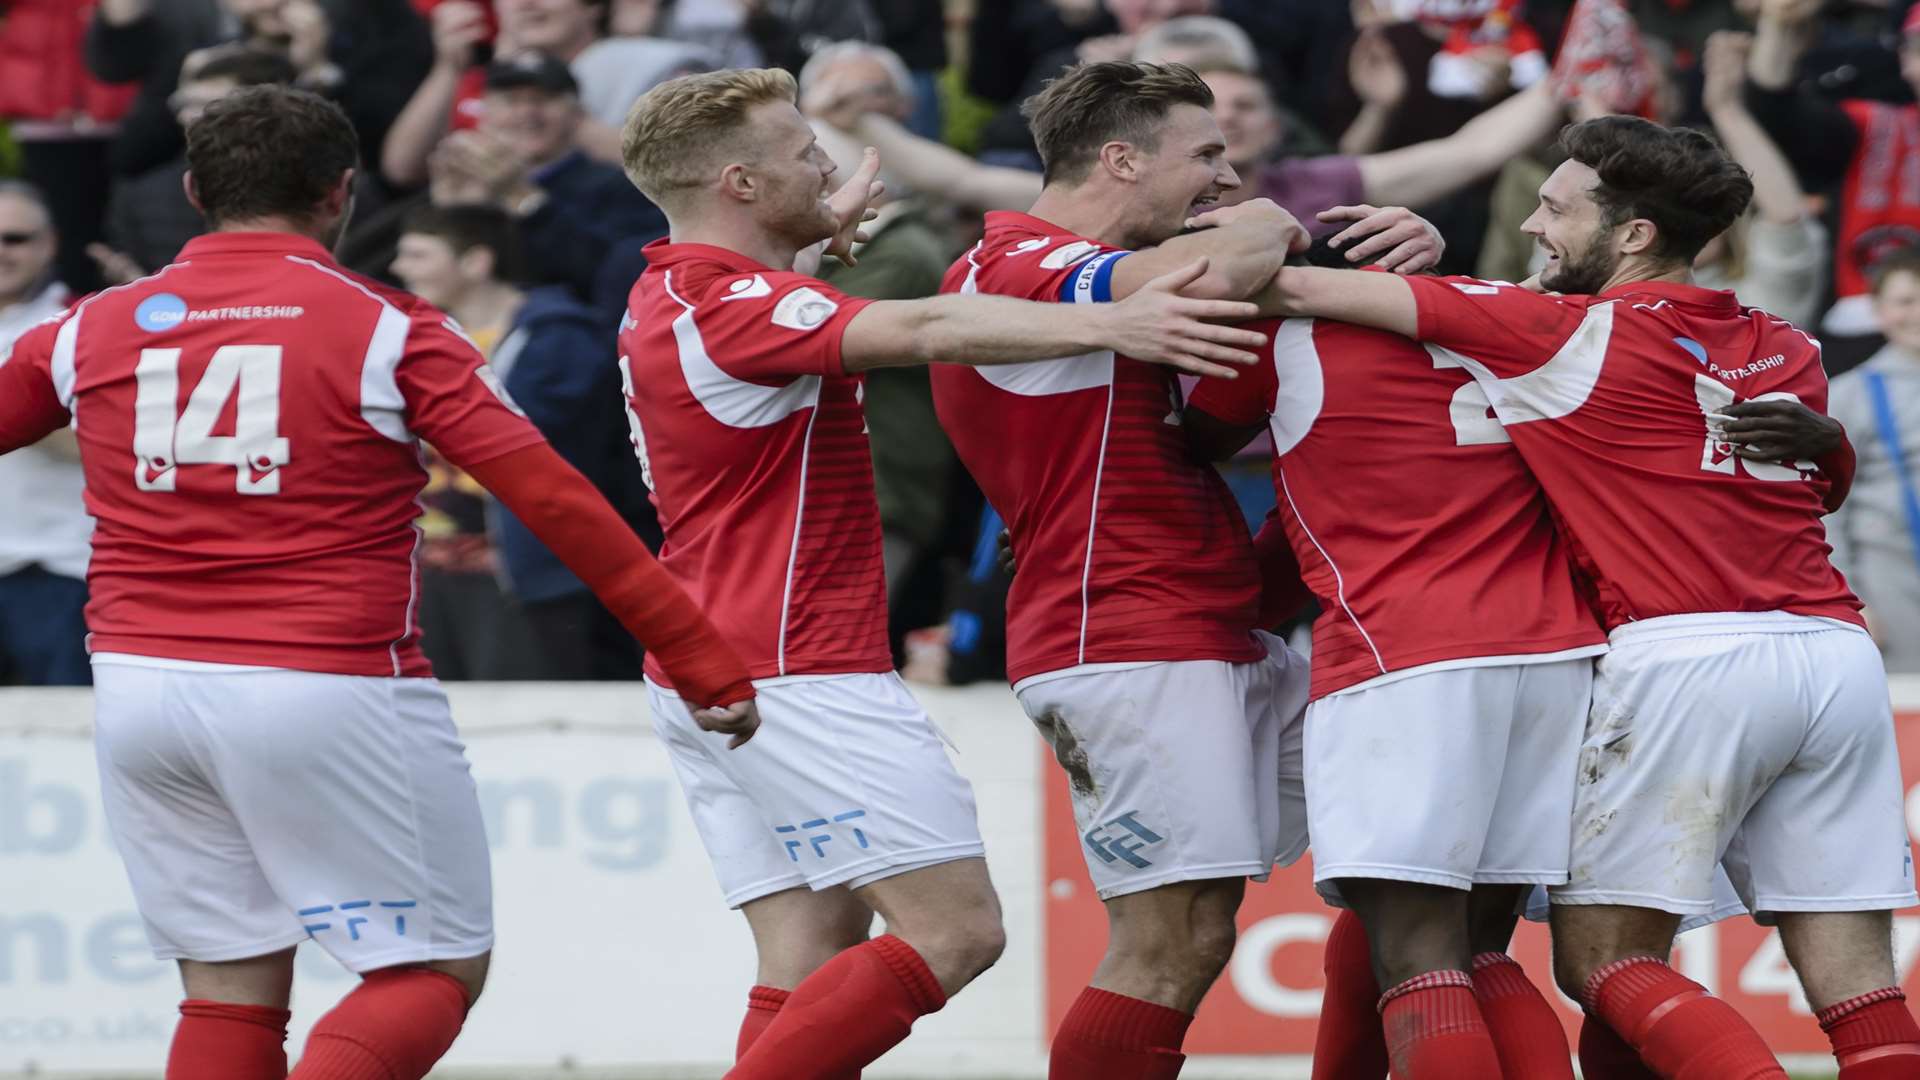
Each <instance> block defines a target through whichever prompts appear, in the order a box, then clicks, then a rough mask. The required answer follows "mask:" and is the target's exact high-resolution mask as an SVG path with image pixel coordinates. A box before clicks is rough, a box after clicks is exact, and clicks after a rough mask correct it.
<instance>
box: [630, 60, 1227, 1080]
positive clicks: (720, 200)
mask: <svg viewBox="0 0 1920 1080" xmlns="http://www.w3.org/2000/svg"><path fill="white" fill-rule="evenodd" d="M793 100H794V83H793V80H792V78H791V77H790V76H788V75H786V74H785V73H783V72H779V71H755V70H749V71H726V72H716V73H713V74H706V75H696V76H688V77H685V78H681V79H676V80H673V81H671V82H668V83H665V84H662V85H661V86H659V87H656V88H655V89H653V90H651V91H649V92H648V93H647V95H646V96H644V97H643V98H641V99H640V101H639V102H638V104H637V105H636V106H635V108H634V111H633V113H632V115H631V116H630V118H629V120H628V124H627V130H626V136H625V155H626V165H627V172H628V175H629V176H631V177H632V178H633V180H634V182H635V183H636V184H637V185H638V186H639V187H640V189H641V190H642V191H644V192H646V194H647V195H648V196H649V197H651V198H652V199H653V200H654V201H655V202H656V203H657V204H659V205H660V207H661V208H662V209H663V210H665V211H666V214H667V218H668V221H669V222H670V223H671V225H672V234H671V236H670V237H669V238H668V239H667V240H665V241H662V242H659V243H656V244H654V245H652V246H650V247H649V248H648V259H649V268H648V271H647V273H646V274H645V275H644V276H642V277H641V279H640V281H639V282H638V283H637V284H636V285H635V287H634V290H633V294H632V297H631V299H630V304H629V309H628V318H627V322H626V326H625V329H624V330H623V331H622V333H621V338H620V341H621V351H622V353H623V356H622V358H621V364H622V367H623V370H624V372H625V374H626V381H627V394H628V404H629V411H630V419H631V421H632V424H633V439H634V445H635V447H636V449H637V450H639V451H640V454H641V460H642V462H643V464H644V465H645V466H646V468H647V470H648V477H649V483H650V485H651V486H652V488H653V492H654V499H655V502H656V504H657V505H658V507H659V510H660V520H661V525H662V527H663V528H664V529H665V531H666V546H665V548H664V549H663V552H664V554H663V556H662V561H663V562H664V564H665V565H666V567H667V569H668V571H669V572H670V573H672V574H674V575H675V576H676V577H677V578H679V579H680V580H681V581H682V582H683V583H684V584H685V585H686V587H687V589H688V590H689V591H690V592H691V593H693V594H694V595H695V596H698V597H700V598H701V600H702V601H703V602H705V603H706V604H707V605H708V606H709V607H711V608H712V609H713V610H714V611H715V613H716V616H717V621H718V623H719V626H720V629H721V633H722V634H723V635H725V636H726V637H727V639H728V640H729V641H731V642H732V643H734V645H735V647H736V648H738V649H739V650H740V652H741V653H742V654H743V655H744V656H745V657H746V659H747V664H748V667H749V669H750V670H751V672H752V675H753V677H754V680H755V686H756V688H757V689H758V691H759V695H760V706H761V708H762V709H763V710H764V711H765V712H766V714H767V716H768V719H769V721H770V722H769V723H768V725H767V726H766V728H765V730H764V731H763V732H762V733H761V735H760V736H759V737H758V738H757V739H756V740H755V741H754V743H753V744H752V745H750V746H748V747H745V748H743V750H742V751H741V752H739V753H731V754H720V753H715V752H713V748H712V747H711V746H710V745H708V744H706V743H705V742H703V741H702V740H701V739H700V737H699V734H698V732H697V730H696V728H695V725H694V723H693V719H692V717H691V716H690V715H689V713H688V711H687V710H686V708H685V707H684V706H681V705H679V704H677V701H676V699H675V698H674V697H673V696H672V691H671V690H669V689H668V687H669V686H671V683H670V682H669V681H668V676H669V675H670V674H671V673H670V672H665V671H662V670H658V669H653V668H650V669H649V673H648V676H649V680H650V682H651V684H652V685H653V687H654V690H653V691H652V692H653V695H654V701H655V705H656V713H655V715H656V717H657V719H658V722H659V725H660V728H661V732H662V735H663V738H664V740H665V741H666V743H667V746H668V749H669V751H670V753H671V754H672V755H673V759H674V763H675V766H676V768H677V769H678V770H679V773H680V777H681V780H682V783H683V786H684V787H685V789H686V793H687V797H688V800H689V802H690V803H691V805H692V809H693V816H694V821H695V824H696V825H697V826H698V828H699V829H700V832H701V836H702V839H703V840H704V841H705V843H706V846H707V849H708V851H709V853H710V854H711V855H712V856H713V860H714V865H715V869H716V872H717V873H718V875H719V877H720V881H721V885H722V889H723V891H724V892H725V894H726V900H727V903H728V904H729V905H731V906H734V907H737V908H739V909H740V910H741V911H742V912H743V913H744V914H745V916H746V919H747V923H748V925H749V927H750V928H751V929H752V931H753V935H754V941H755V945H756V947H757V950H758V953H759V961H760V968H759V985H758V986H756V987H755V988H754V990H753V991H752V994H751V996H750V1003H751V1005H752V1011H751V1012H750V1014H749V1017H748V1021H747V1023H746V1024H745V1025H744V1026H743V1028H742V1033H741V1039H740V1044H739V1050H740V1058H739V1061H738V1063H737V1065H736V1066H735V1068H734V1071H733V1072H732V1073H731V1074H730V1075H732V1076H734V1077H736V1078H772V1077H780V1078H785V1080H791V1078H796V1077H822V1078H825V1077H841V1076H846V1075H850V1074H851V1073H853V1072H854V1071H856V1070H858V1069H859V1068H860V1067H861V1066H863V1065H865V1064H866V1063H868V1062H870V1061H872V1060H873V1059H874V1058H876V1057H878V1056H879V1055H880V1054H881V1053H883V1052H885V1051H886V1050H887V1049H888V1048H889V1047H891V1046H893V1045H894V1044H895V1043H897V1042H899V1041H900V1040H901V1039H903V1038H905V1037H906V1035H907V1032H908V1029H909V1028H910V1027H911V1025H912V1023H913V1021H914V1020H915V1019H916V1018H917V1017H919V1016H921V1015H924V1014H925V1013H929V1012H932V1011H934V1010H936V1009H938V1008H940V1007H941V1006H942V1005H943V1004H944V1003H945V1001H946V999H947V997H948V996H949V995H951V994H953V993H954V992H956V991H958V990H959V989H960V988H961V987H962V986H964V985H966V984H967V983H968V982H969V981H971V980H972V979H973V978H974V977H975V976H976V975H978V974H979V973H980V972H981V971H983V970H985V969H986V967H987V966H988V965H990V964H991V963H993V961H994V959H995V958H996V957H997V956H998V955H999V952H1000V949H1001V946H1002V940H1003V938H1002V931H1001V927H1000V917H999V904H998V901H997V900H996V898H995V896H994V892H993V888H992V885H991V884H990V882H989V881H988V878H987V870H986V864H985V862H984V861H983V859H982V849H981V844H980V837H979V831H978V828H977V826H976V825H975V821H974V807H973V798H972V793H971V791H970V789H969V788H968V786H967V784H966V782H965V781H964V780H962V779H961V778H960V776H959V775H958V774H957V773H956V772H955V771H954V769H953V766H952V764H951V763H950V762H949V760H948V759H947V756H946V752H945V750H944V748H943V746H942V740H941V738H940V736H939V734H938V732H936V731H935V730H934V728H933V726H932V724H931V722H930V721H929V720H928V719H927V717H926V714H925V713H924V712H923V711H922V710H921V709H920V707H919V705H918V704H917V703H915V702H914V700H913V698H912V696H911V695H910V694H908V693H907V691H906V689H905V687H904V685H903V684H902V683H901V681H900V679H899V678H898V676H896V675H895V674H894V673H893V670H892V658H891V656H890V654H889V652H888V649H887V643H886V600H885V586H884V581H883V575H882V569H881V559H880V548H881V536H880V521H879V510H878V505H877V503H876V501H875V497H874V491H873V470H872V463H871V458H870V455H869V453H868V448H867V440H866V434H865V426H864V419H863V417H862V413H861V402H860V373H861V372H863V371H865V370H867V369H869V368H873V367H877V366H882V365H903V364H916V363H927V362H931V361H934V360H958V361H964V362H968V363H974V364H1018V363H1022V362H1027V361H1039V360H1045V359H1048V358H1054V357H1063V356H1076V355H1079V354H1082V353H1085V352H1088V351H1090V350H1098V349H1120V350H1122V351H1127V350H1131V349H1139V350H1141V354H1142V355H1146V356H1150V357H1152V358H1154V359H1155V360H1158V361H1160V362H1163V363H1172V364H1175V365H1177V366H1181V367H1185V368H1190V369H1193V370H1197V371H1206V372H1217V373H1225V374H1231V371H1232V368H1231V367H1230V366H1228V367H1223V366H1221V364H1222V362H1225V363H1227V364H1232V363H1237V362H1246V361H1250V360H1251V359H1252V356H1251V354H1250V353H1245V352H1242V351H1241V348H1240V347H1241V346H1249V347H1251V346H1257V345H1259V344H1260V343H1261V342H1262V341H1263V340H1264V339H1263V338H1261V337H1260V336H1259V335H1258V334H1256V333H1249V332H1247V331H1241V330H1236V329H1232V328H1229V327H1224V326H1217V325H1211V324H1209V323H1205V322H1201V321H1199V320H1200V319H1201V318H1205V317H1213V318H1234V317H1244V316H1245V315H1246V314H1247V313H1249V312H1251V311H1253V310H1255V309H1254V308H1253V306H1252V305H1250V304H1244V303H1228V302H1225V301H1206V300H1196V299H1184V298H1181V297H1178V296H1176V295H1174V292H1173V290H1174V289H1175V288H1176V287H1178V286H1180V285H1184V284H1186V283H1188V282H1190V281H1192V280H1193V279H1195V278H1197V277H1199V276H1201V275H1202V274H1203V273H1204V272H1205V270H1206V267H1205V265H1204V263H1200V262H1195V263H1193V264H1192V265H1191V266H1189V267H1187V268H1186V269H1185V270H1184V271H1183V272H1181V273H1179V274H1174V275H1168V276H1167V277H1164V278H1162V279H1160V280H1159V281H1156V282H1155V283H1154V284H1153V285H1152V287H1150V288H1148V289H1145V290H1143V291H1142V292H1141V293H1140V294H1139V295H1138V296H1135V297H1133V298H1132V299H1130V300H1129V301H1128V302H1126V303H1118V304H1101V305H1088V306H1086V307H1084V308H1082V309H1078V310H1075V311H1073V312H1062V311H1061V310H1060V309H1058V308H1056V307H1053V306H1050V305H1044V304H1027V303H1020V302H1017V301H1011V300H1005V299H1000V298H993V297H936V298H933V299H929V300H918V301H881V302H874V303H869V302H867V301H864V300H860V299H855V298H853V297H849V296H845V295H843V294H841V293H839V292H837V291H835V290H834V289H833V288H832V287H831V286H828V285H826V284H825V283H823V282H821V281H819V280H817V279H815V278H812V277H808V276H806V275H804V274H802V273H798V272H796V271H795V269H794V267H795V260H796V257H797V256H798V255H799V254H800V253H801V252H802V250H803V249H807V248H810V247H813V246H815V245H818V244H821V243H825V242H827V241H829V240H830V239H831V240H833V242H834V247H835V250H837V251H841V250H845V245H846V243H847V241H849V240H850V239H851V237H852V235H853V231H854V228H855V226H856V225H857V223H858V222H859V221H860V220H861V217H862V214H863V212H864V210H865V207H866V202H867V199H868V198H869V197H870V194H871V193H872V192H873V190H874V189H873V188H872V187H871V186H870V182H871V181H872V179H873V176H874V174H875V172H876V171H877V170H878V167H879V163H878V158H877V157H875V156H874V155H872V154H869V155H868V157H867V160H866V162H865V163H864V164H863V166H862V168H861V169H860V170H859V171H858V172H857V173H856V174H855V176H854V177H853V179H852V180H851V181H850V182H849V183H848V184H847V186H846V187H844V188H842V189H841V190H840V192H839V193H838V194H835V195H834V196H833V198H832V200H831V201H829V199H828V192H829V190H830V189H829V187H828V180H829V178H830V177H831V176H832V174H833V172H834V166H833V162H832V161H831V160H829V159H828V158H827V157H826V155H825V154H824V153H823V152H822V151H821V149H820V147H819V145H818V144H817V143H816V142H815V140H814V137H813V132H812V130H811V129H810V128H809V127H808V126H807V124H806V122H805V121H804V120H803V119H802V118H801V117H800V114H799V112H798V111H797V110H796V109H795V108H794V105H793ZM1209 361H1211V362H1209ZM1043 366H1044V365H1043ZM875 911H878V912H879V913H880V914H881V915H882V916H884V917H885V919H886V922H887V929H888V933H887V934H886V935H884V936H882V937H878V938H875V939H873V940H871V941H868V940H866V939H867V932H868V927H869V925H870V924H871V922H872V917H873V913H874V912H875Z"/></svg>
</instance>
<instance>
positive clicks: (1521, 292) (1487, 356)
mask: <svg viewBox="0 0 1920 1080" xmlns="http://www.w3.org/2000/svg"><path fill="white" fill-rule="evenodd" d="M1405 280H1406V282H1407V284H1408V285H1409V286H1411V287H1412V288H1413V299H1414V303H1415V304H1417V305H1419V309H1420V340H1421V341H1423V342H1426V343H1427V344H1429V345H1438V346H1440V347H1441V348H1444V349H1451V350H1453V351H1454V352H1457V353H1460V354H1461V355H1462V356H1464V357H1465V358H1467V359H1469V360H1473V361H1477V362H1478V363H1479V364H1480V366H1482V367H1484V368H1485V369H1486V370H1487V371H1489V372H1491V373H1492V375H1493V377H1494V378H1497V379H1511V378H1515V377H1516V376H1520V375H1525V374H1526V373H1527V372H1529V371H1532V370H1534V369H1535V368H1538V367H1540V366H1541V365H1543V364H1545V363H1546V362H1547V361H1548V360H1550V359H1552V358H1553V356H1554V354H1555V353H1557V352H1559V351H1560V346H1562V345H1564V344H1566V342H1567V339H1568V338H1570V337H1572V336H1573V332H1574V331H1575V330H1578V329H1579V328H1580V322H1581V320H1582V319H1584V318H1585V317H1586V313H1587V304H1588V302H1589V301H1588V298H1586V297H1576V298H1571V299H1569V298H1567V297H1560V296H1544V295H1541V294H1540V293H1534V292H1528V291H1527V290H1526V289H1523V288H1521V287H1519V286H1518V285H1508V284H1506V283H1504V282H1498V281H1480V280H1477V279H1475V278H1466V277H1440V278H1436V277H1421V276H1419V275H1415V276H1413V277H1409V278H1406V279H1405ZM1470 369H1471V366H1470Z"/></svg>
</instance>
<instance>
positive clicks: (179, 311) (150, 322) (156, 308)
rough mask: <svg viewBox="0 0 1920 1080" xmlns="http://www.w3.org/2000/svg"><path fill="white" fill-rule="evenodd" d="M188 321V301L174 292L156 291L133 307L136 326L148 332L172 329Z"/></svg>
mask: <svg viewBox="0 0 1920 1080" xmlns="http://www.w3.org/2000/svg"><path fill="white" fill-rule="evenodd" d="M186 321H187V302H186V301H185V300H182V299H180V298H179V297H178V296H175V295H174V294H172V293H155V294H153V295H152V296H149V297H147V298H146V299H145V300H142V301H140V306H139V307H137V308H134V309H133V322H134V325H135V326H138V327H139V328H140V329H142V330H145V331H147V332H148V333H159V332H160V331H162V330H171V329H173V328H174V327H176V326H179V325H180V324H181V323H183V322H186Z"/></svg>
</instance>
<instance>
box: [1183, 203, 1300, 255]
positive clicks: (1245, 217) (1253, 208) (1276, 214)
mask: <svg viewBox="0 0 1920 1080" xmlns="http://www.w3.org/2000/svg"><path fill="white" fill-rule="evenodd" d="M1230 225H1231V226H1242V227H1247V226H1250V227H1253V228H1268V229H1273V230H1275V231H1277V232H1280V233H1282V234H1284V235H1285V236H1286V238H1287V240H1286V244H1287V250H1288V251H1290V252H1291V251H1305V250H1307V248H1308V247H1309V246H1311V245H1312V243H1313V237H1312V236H1310V235H1309V234H1308V233H1307V227H1306V226H1305V225H1302V224H1300V220H1299V219H1298V218H1296V217H1294V216H1293V215H1292V214H1291V213H1288V212H1287V209H1286V208H1285V207H1283V206H1281V205H1280V204H1279V203H1277V202H1274V201H1273V200H1272V199H1248V200H1247V201H1246V202H1243V203H1241V204H1239V205H1238V206H1222V207H1220V208H1219V209H1216V210H1209V211H1207V212H1206V213H1204V214H1195V215H1194V216H1192V217H1190V218H1188V219H1187V228H1189V229H1222V228H1226V227H1227V226H1230Z"/></svg>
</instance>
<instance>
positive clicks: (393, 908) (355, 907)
mask: <svg viewBox="0 0 1920 1080" xmlns="http://www.w3.org/2000/svg"><path fill="white" fill-rule="evenodd" d="M373 905H374V902H373V901H372V900H348V901H346V902H344V903H342V904H341V905H340V906H339V909H338V910H339V912H340V917H341V918H342V919H344V920H345V922H344V924H343V926H344V928H345V930H346V931H347V936H348V937H349V938H351V939H353V940H354V941H359V940H360V928H361V927H362V926H365V925H366V924H368V923H370V922H372V921H373V920H372V919H371V918H370V917H369V916H370V915H371V914H372V908H373ZM418 906H420V902H419V901H418V900H382V901H380V907H381V908H382V909H384V910H383V911H382V912H381V914H382V917H384V916H386V915H392V916H393V932H394V935H395V936H396V937H406V936H407V914H406V913H407V912H408V911H410V910H412V909H413V908H416V907H418ZM334 910H335V908H334V906H333V905H332V904H321V905H320V906H319V907H310V908H301V909H300V910H299V911H296V912H294V914H296V915H298V916H300V917H301V918H302V919H311V918H314V917H315V916H318V915H325V914H328V913H329V912H332V911H334ZM362 911H366V912H367V913H368V914H367V915H362V914H360V912H362ZM302 928H303V929H305V930H306V932H307V936H308V937H312V936H313V935H315V934H317V933H319V932H320V931H322V930H331V929H333V924H332V923H331V922H309V923H304V924H303V927H302Z"/></svg>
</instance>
